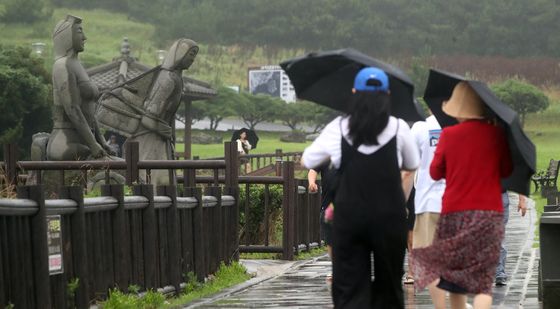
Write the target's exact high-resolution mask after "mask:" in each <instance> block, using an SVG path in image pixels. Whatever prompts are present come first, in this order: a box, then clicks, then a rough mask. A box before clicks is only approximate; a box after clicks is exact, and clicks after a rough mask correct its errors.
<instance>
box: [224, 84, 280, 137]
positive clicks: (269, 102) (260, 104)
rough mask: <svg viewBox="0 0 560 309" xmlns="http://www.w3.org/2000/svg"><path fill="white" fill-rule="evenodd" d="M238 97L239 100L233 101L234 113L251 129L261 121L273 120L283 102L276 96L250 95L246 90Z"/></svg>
mask: <svg viewBox="0 0 560 309" xmlns="http://www.w3.org/2000/svg"><path fill="white" fill-rule="evenodd" d="M239 98H240V100H236V101H235V107H234V108H235V113H236V114H237V115H238V116H239V117H241V119H242V120H243V122H244V123H245V124H246V125H247V126H248V127H249V129H251V130H254V129H255V127H256V126H257V124H259V123H261V122H263V121H273V120H275V118H276V116H277V115H278V111H279V110H281V109H282V108H283V104H285V103H284V101H282V100H280V99H278V98H274V97H271V96H268V95H263V94H257V95H252V94H250V93H248V92H242V93H241V95H240V96H239Z"/></svg>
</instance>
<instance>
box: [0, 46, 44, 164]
mask: <svg viewBox="0 0 560 309" xmlns="http://www.w3.org/2000/svg"><path fill="white" fill-rule="evenodd" d="M30 54H31V50H30V49H28V48H22V47H7V46H1V45H0V94H2V95H0V144H6V143H17V144H18V145H19V148H20V149H21V150H22V152H23V154H24V156H25V157H28V156H29V153H30V152H29V149H30V146H31V136H32V135H33V134H35V133H37V132H39V131H48V132H50V131H51V128H52V120H51V111H50V106H51V105H52V86H51V84H50V77H49V74H48V72H47V71H46V70H45V69H44V67H43V62H42V60H41V59H38V58H35V57H32V56H30Z"/></svg>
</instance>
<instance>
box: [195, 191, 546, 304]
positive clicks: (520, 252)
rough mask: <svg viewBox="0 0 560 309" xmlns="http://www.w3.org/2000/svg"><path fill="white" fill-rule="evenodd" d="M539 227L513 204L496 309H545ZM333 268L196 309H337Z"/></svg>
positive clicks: (414, 296)
mask: <svg viewBox="0 0 560 309" xmlns="http://www.w3.org/2000/svg"><path fill="white" fill-rule="evenodd" d="M535 222H536V212H535V210H534V209H531V210H529V212H528V213H527V215H526V216H525V217H523V218H522V217H521V216H520V215H519V214H518V213H517V201H516V200H514V199H512V203H511V205H510V221H509V223H508V226H507V230H506V245H507V248H508V253H509V254H508V261H507V265H506V271H507V273H508V275H509V276H510V280H509V283H508V285H507V286H505V287H496V288H495V289H494V306H493V307H494V308H523V309H529V308H531V309H533V308H540V305H539V303H538V300H537V274H538V271H537V265H538V249H536V248H533V238H534V230H535ZM295 265H298V264H295ZM330 268H331V263H330V261H329V259H328V258H327V257H326V256H324V257H321V258H318V259H315V260H313V261H310V262H307V263H304V264H300V265H299V266H294V267H292V268H290V269H289V270H288V271H286V272H284V273H283V274H282V275H279V276H276V277H272V278H271V279H268V280H265V281H263V282H261V283H258V284H255V285H253V286H250V287H248V288H245V289H242V290H240V291H238V292H234V293H231V294H229V295H222V296H221V297H217V298H215V299H206V300H204V301H203V302H202V303H198V305H197V304H195V305H194V306H191V307H197V308H286V307H289V308H332V302H331V297H330V291H329V289H328V287H327V285H326V284H325V276H326V275H327V273H329V272H330ZM405 269H406V267H405ZM404 293H405V299H406V308H415V309H424V308H426V309H427V308H433V306H432V305H431V301H430V298H429V295H428V293H427V291H422V292H418V293H415V292H414V288H413V287H412V286H405V287H404ZM470 302H471V303H472V300H470Z"/></svg>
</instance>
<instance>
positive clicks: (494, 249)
mask: <svg viewBox="0 0 560 309" xmlns="http://www.w3.org/2000/svg"><path fill="white" fill-rule="evenodd" d="M441 109H442V110H443V112H444V113H445V114H447V115H448V116H450V117H453V118H455V119H457V121H458V124H457V125H453V126H448V127H445V128H444V129H443V131H442V132H441V135H440V137H439V142H438V145H437V148H436V151H435V154H434V158H433V160H432V163H431V166H430V175H431V177H432V178H433V179H434V180H440V179H445V181H446V188H445V191H444V194H443V199H442V211H441V216H440V219H439V221H438V227H437V230H436V234H435V236H434V240H433V243H432V245H430V246H428V247H425V248H417V249H413V253H412V263H413V266H414V267H413V268H414V271H415V275H416V283H417V285H418V288H424V287H426V286H427V285H429V284H431V283H433V282H436V283H437V286H438V287H439V288H441V289H444V290H447V291H449V292H450V302H451V307H452V308H465V303H466V294H474V295H475V297H474V304H473V305H474V308H490V307H491V305H492V286H493V282H494V275H495V272H496V266H497V264H498V259H499V255H500V244H501V241H502V239H503V236H504V224H503V221H502V220H503V215H502V211H503V208H502V199H501V185H500V180H501V178H506V177H508V176H509V175H510V174H511V172H512V169H513V164H512V159H511V155H510V150H509V146H508V141H507V139H506V134H505V132H504V130H503V129H502V128H501V127H500V126H498V125H497V123H498V122H497V119H495V118H494V117H488V115H491V113H490V112H489V110H487V109H486V108H485V104H484V102H483V101H482V99H481V97H480V96H479V95H478V94H477V92H476V91H475V90H474V89H473V88H472V87H471V85H470V84H469V83H467V82H465V81H460V82H458V83H457V84H456V86H455V87H454V89H453V92H452V95H451V98H450V99H449V100H448V101H446V102H444V103H443V104H442V106H441ZM432 111H434V109H432Z"/></svg>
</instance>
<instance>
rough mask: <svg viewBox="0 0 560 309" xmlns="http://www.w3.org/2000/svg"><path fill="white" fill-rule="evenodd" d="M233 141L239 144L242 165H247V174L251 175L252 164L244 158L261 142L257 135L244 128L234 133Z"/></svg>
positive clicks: (238, 150) (238, 149)
mask: <svg viewBox="0 0 560 309" xmlns="http://www.w3.org/2000/svg"><path fill="white" fill-rule="evenodd" d="M231 141H232V142H233V141H235V142H236V143H237V152H238V153H239V157H240V159H239V161H240V162H241V164H242V165H245V173H250V172H251V164H250V162H249V159H247V158H244V157H243V156H246V155H248V154H249V150H251V149H254V148H256V147H257V143H258V141H259V138H258V136H257V134H256V133H255V131H253V130H249V129H247V128H242V129H239V130H237V131H235V132H233V135H232V137H231Z"/></svg>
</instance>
